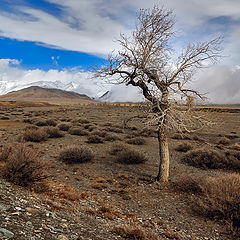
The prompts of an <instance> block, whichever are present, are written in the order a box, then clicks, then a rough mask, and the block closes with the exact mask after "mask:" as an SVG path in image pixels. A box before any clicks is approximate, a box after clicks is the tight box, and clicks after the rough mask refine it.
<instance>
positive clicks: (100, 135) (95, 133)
mask: <svg viewBox="0 0 240 240" xmlns="http://www.w3.org/2000/svg"><path fill="white" fill-rule="evenodd" d="M92 134H94V135H98V136H99V137H102V138H104V137H106V135H107V132H106V131H100V130H96V131H93V132H92Z"/></svg>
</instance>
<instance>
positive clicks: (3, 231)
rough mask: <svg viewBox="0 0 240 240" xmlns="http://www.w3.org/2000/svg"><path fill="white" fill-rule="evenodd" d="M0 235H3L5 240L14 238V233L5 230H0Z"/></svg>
mask: <svg viewBox="0 0 240 240" xmlns="http://www.w3.org/2000/svg"><path fill="white" fill-rule="evenodd" d="M0 233H1V234H3V235H4V236H5V237H7V238H12V237H13V236H14V233H12V232H11V231H9V230H7V229H5V228H0Z"/></svg>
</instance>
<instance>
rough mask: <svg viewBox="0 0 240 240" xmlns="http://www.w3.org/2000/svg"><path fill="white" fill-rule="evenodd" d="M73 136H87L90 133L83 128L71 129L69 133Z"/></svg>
mask: <svg viewBox="0 0 240 240" xmlns="http://www.w3.org/2000/svg"><path fill="white" fill-rule="evenodd" d="M68 132H69V133H70V134H71V135H77V136H87V135H88V134H89V133H88V132H87V131H86V130H83V129H81V128H76V127H75V128H71V129H69V131H68Z"/></svg>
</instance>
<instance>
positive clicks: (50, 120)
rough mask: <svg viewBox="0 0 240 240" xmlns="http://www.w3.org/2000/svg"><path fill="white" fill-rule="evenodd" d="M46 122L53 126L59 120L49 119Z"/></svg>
mask: <svg viewBox="0 0 240 240" xmlns="http://www.w3.org/2000/svg"><path fill="white" fill-rule="evenodd" d="M46 124H47V126H52V127H56V126H57V122H56V121H55V120H54V119H47V120H46Z"/></svg>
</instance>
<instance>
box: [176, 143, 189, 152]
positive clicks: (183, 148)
mask: <svg viewBox="0 0 240 240" xmlns="http://www.w3.org/2000/svg"><path fill="white" fill-rule="evenodd" d="M175 149H176V150H177V151H179V152H187V151H189V150H191V149H192V146H191V145H190V144H188V143H182V144H179V145H178V146H177V147H176V148H175Z"/></svg>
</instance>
